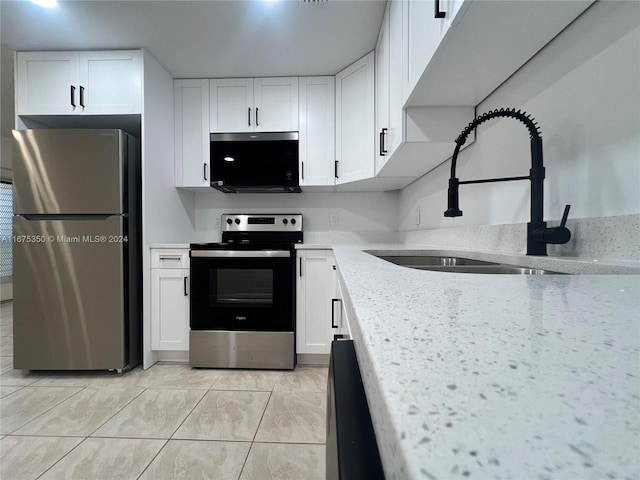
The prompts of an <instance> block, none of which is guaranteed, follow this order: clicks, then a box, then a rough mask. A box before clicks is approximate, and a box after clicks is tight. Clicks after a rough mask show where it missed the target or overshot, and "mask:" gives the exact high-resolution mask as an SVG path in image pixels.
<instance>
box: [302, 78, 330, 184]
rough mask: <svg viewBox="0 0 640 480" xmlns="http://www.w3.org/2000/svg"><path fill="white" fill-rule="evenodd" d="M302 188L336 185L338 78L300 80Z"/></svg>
mask: <svg viewBox="0 0 640 480" xmlns="http://www.w3.org/2000/svg"><path fill="white" fill-rule="evenodd" d="M299 84H300V95H299V97H300V108H299V112H300V118H299V123H300V138H299V152H300V157H299V160H300V169H299V171H300V186H302V187H305V186H326V185H335V168H334V165H335V163H334V162H335V155H334V153H335V148H334V145H335V79H334V77H300V79H299Z"/></svg>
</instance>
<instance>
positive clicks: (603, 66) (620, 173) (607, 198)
mask: <svg viewBox="0 0 640 480" xmlns="http://www.w3.org/2000/svg"><path fill="white" fill-rule="evenodd" d="M639 19H640V4H639V3H638V2H596V3H595V4H594V5H593V6H592V7H591V8H589V9H588V10H587V11H586V12H585V13H584V14H583V15H582V16H581V17H579V18H578V19H577V20H576V21H575V22H574V23H573V24H572V25H570V26H569V27H568V28H567V29H566V30H565V31H564V32H562V33H561V34H560V35H558V37H556V38H555V39H554V40H553V41H552V42H551V43H550V44H549V45H547V46H546V47H545V48H544V49H543V50H542V51H541V52H539V53H538V54H537V55H536V56H535V57H534V58H533V59H531V60H530V61H529V62H528V63H527V64H526V65H525V66H523V67H522V68H521V69H520V70H519V71H518V72H516V74H514V75H513V76H512V77H511V78H510V79H509V80H508V81H507V82H505V83H504V84H503V85H502V86H501V87H500V88H499V89H497V90H496V91H495V92H494V93H492V94H491V95H490V96H489V97H488V98H487V99H485V100H484V101H483V102H482V103H481V104H480V105H478V107H477V113H478V114H481V113H484V112H486V111H488V110H492V109H495V108H500V107H515V108H519V109H522V110H524V111H526V112H528V113H529V114H531V115H532V116H533V117H534V118H535V119H536V120H537V121H538V123H539V125H540V129H541V132H542V138H543V142H544V143H543V145H544V156H545V167H546V180H545V212H544V214H545V219H546V220H552V221H553V220H558V219H559V218H560V217H561V215H562V210H563V207H564V205H565V204H571V205H572V209H571V213H570V218H571V219H572V221H573V222H577V223H574V225H585V227H584V228H587V227H586V226H587V225H588V224H589V223H593V222H596V223H597V221H598V220H597V219H598V218H602V217H607V218H608V219H610V220H609V223H608V225H609V224H611V225H609V226H610V227H612V225H613V224H615V225H616V226H617V227H618V228H619V229H618V230H617V232H618V234H620V235H630V237H628V238H627V241H626V242H622V244H626V245H628V247H629V250H628V251H626V252H624V251H623V252H621V251H620V249H618V253H614V254H612V255H614V256H616V257H619V258H630V257H633V256H634V255H632V254H631V251H632V250H634V251H636V254H637V250H638V244H639V243H640V231H638V227H637V225H638V214H639V213H640V189H638V184H639V182H640V116H639V115H638V112H640V95H639V91H638V85H640V51H639V49H640V28H639V23H640V22H639ZM614 79H615V81H613V80H614ZM464 126H465V125H461V126H460V129H461V130H462V128H463V127H464ZM450 168H451V163H450V160H449V161H447V162H445V163H444V164H442V165H440V166H438V167H436V168H435V169H434V170H432V171H431V172H429V173H428V174H426V175H425V176H424V177H422V178H421V179H419V180H418V181H416V182H414V183H413V184H411V185H409V186H408V187H406V188H405V189H404V190H402V191H401V192H400V196H399V230H400V232H401V234H400V239H401V240H407V241H416V240H419V239H421V240H422V241H427V239H430V240H431V241H435V239H436V238H440V240H438V241H445V240H444V237H442V236H441V235H443V234H444V233H445V232H440V234H438V236H434V235H435V234H436V233H437V232H436V231H432V232H430V233H427V230H430V229H446V230H447V231H449V232H455V231H456V229H459V230H457V231H458V234H459V235H458V241H457V242H456V243H461V244H462V245H458V246H461V247H468V248H474V247H475V245H474V235H473V234H471V235H470V236H468V237H467V235H466V233H464V232H471V231H475V230H474V228H471V227H472V226H480V225H487V226H497V225H501V226H503V227H505V228H488V229H484V231H485V234H483V235H489V236H494V235H495V236H496V237H495V238H493V239H492V240H491V241H489V242H488V243H487V244H486V245H487V246H486V248H488V249H494V248H495V249H499V250H501V251H505V250H507V251H519V252H524V250H525V243H526V242H523V241H521V240H520V239H519V240H513V241H509V240H508V239H509V238H510V236H509V235H508V234H506V233H505V232H506V231H507V230H509V229H508V228H506V227H508V226H509V225H511V224H524V223H526V222H528V221H529V191H530V190H529V182H528V181H521V182H504V183H493V184H484V185H462V186H461V187H460V209H461V210H462V211H463V212H464V215H463V216H462V217H458V218H455V219H451V218H444V217H443V212H444V210H445V209H446V208H447V207H446V206H447V182H448V179H449V174H450ZM529 168H530V153H529V138H528V135H527V131H526V129H525V128H524V126H523V125H522V124H521V123H519V122H516V121H514V120H512V119H500V120H492V121H489V122H487V123H486V124H484V125H482V126H481V127H479V128H478V131H477V137H476V141H475V143H474V144H473V145H471V146H469V147H468V148H467V149H466V150H463V151H462V152H461V154H460V157H459V159H458V170H457V177H458V178H459V179H460V180H471V179H480V178H491V177H508V176H520V175H527V174H528V172H529ZM417 208H419V209H420V224H419V225H416V220H415V219H416V209H417ZM462 227H470V229H465V228H462ZM518 228H520V227H518ZM584 228H583V230H584ZM520 229H521V228H520ZM476 230H477V228H476ZM420 231H422V233H420ZM518 231H519V230H518ZM489 232H492V233H489ZM594 234H595V232H594ZM454 236H456V234H454ZM464 238H468V240H466V241H465V240H463V239H464ZM601 238H602V236H599V238H595V237H594V236H591V237H590V236H589V235H581V236H576V235H574V240H572V242H574V244H573V245H571V244H569V245H566V246H564V247H565V248H563V246H560V247H553V251H554V252H557V254H562V255H571V256H575V255H577V254H581V253H584V252H589V251H594V249H593V248H591V247H590V246H589V245H587V244H588V243H589V242H591V240H592V239H593V240H594V241H595V242H598V241H599V240H601ZM576 241H578V242H582V243H586V244H581V245H575V242H576ZM478 248H479V247H478ZM622 248H623V250H624V249H625V248H626V247H622ZM595 250H598V251H600V250H599V249H598V248H596V249H595Z"/></svg>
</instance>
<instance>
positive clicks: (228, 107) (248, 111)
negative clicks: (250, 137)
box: [209, 78, 255, 133]
mask: <svg viewBox="0 0 640 480" xmlns="http://www.w3.org/2000/svg"><path fill="white" fill-rule="evenodd" d="M209 101H210V112H209V131H210V132H215V133H230V132H253V131H254V128H255V109H254V106H253V79H252V78H224V79H219V80H210V81H209Z"/></svg>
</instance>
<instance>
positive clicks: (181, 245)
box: [149, 243, 191, 250]
mask: <svg viewBox="0 0 640 480" xmlns="http://www.w3.org/2000/svg"><path fill="white" fill-rule="evenodd" d="M190 246H191V245H190V244H188V243H152V244H151V245H149V248H166V249H169V248H178V249H182V250H185V249H186V250H189V248H190Z"/></svg>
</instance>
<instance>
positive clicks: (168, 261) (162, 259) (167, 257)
mask: <svg viewBox="0 0 640 480" xmlns="http://www.w3.org/2000/svg"><path fill="white" fill-rule="evenodd" d="M151 268H189V250H182V249H176V248H167V249H152V250H151Z"/></svg>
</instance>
